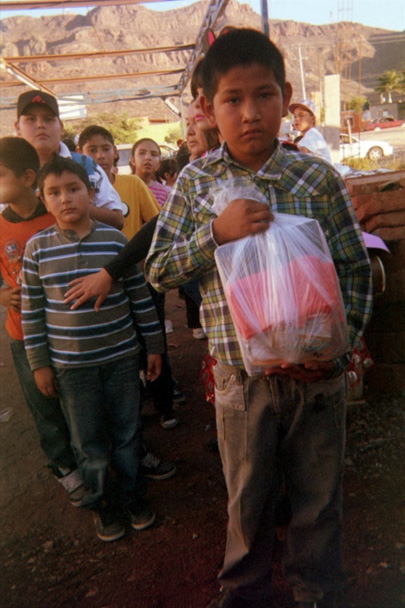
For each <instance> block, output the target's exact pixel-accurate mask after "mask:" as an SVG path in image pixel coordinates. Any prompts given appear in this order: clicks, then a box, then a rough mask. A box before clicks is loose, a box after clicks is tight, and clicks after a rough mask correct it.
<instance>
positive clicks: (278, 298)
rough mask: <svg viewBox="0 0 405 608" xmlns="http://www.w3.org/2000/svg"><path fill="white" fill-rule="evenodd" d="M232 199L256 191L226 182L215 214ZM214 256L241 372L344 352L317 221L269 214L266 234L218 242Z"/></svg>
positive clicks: (332, 275) (339, 306)
mask: <svg viewBox="0 0 405 608" xmlns="http://www.w3.org/2000/svg"><path fill="white" fill-rule="evenodd" d="M252 194H253V195H252ZM236 198H250V199H254V200H259V201H260V202H264V201H263V195H262V194H261V193H259V195H258V194H257V192H256V190H255V191H254V192H253V193H252V189H251V188H248V191H246V187H244V188H241V187H240V186H238V187H230V188H227V189H226V191H224V190H221V191H220V192H218V193H217V194H216V195H215V203H214V207H213V209H214V211H215V213H217V214H219V213H220V212H221V210H223V208H224V205H225V206H226V204H229V202H231V200H234V199H236ZM215 259H216V263H217V267H218V271H219V274H220V277H221V281H222V284H223V287H224V291H225V295H226V300H227V303H228V306H229V310H230V313H231V316H232V320H233V322H234V325H235V329H236V333H237V337H238V341H239V344H240V348H241V351H242V356H243V361H244V365H245V368H246V370H247V372H248V373H249V374H255V373H259V372H262V371H264V370H265V369H267V368H269V367H276V366H279V365H280V364H281V363H284V362H289V363H306V362H308V361H330V360H332V359H335V358H337V357H339V356H341V355H342V354H344V353H345V352H347V351H348V348H349V343H348V333H347V326H346V315H345V310H344V305H343V300H342V295H341V292H340V286H339V281H338V278H337V274H336V271H335V267H334V264H333V261H332V257H331V255H330V252H329V248H328V245H327V243H326V239H325V236H324V234H323V231H322V229H321V227H320V225H319V223H318V221H317V220H314V219H310V218H306V217H303V216H296V215H289V214H282V213H275V214H274V221H272V222H271V224H270V227H269V229H268V230H267V231H266V232H264V233H260V234H256V235H251V236H249V237H246V238H243V239H240V240H238V241H233V242H231V243H226V244H225V245H221V246H220V247H218V248H217V250H216V252H215Z"/></svg>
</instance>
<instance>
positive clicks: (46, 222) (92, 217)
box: [0, 29, 371, 608]
mask: <svg viewBox="0 0 405 608" xmlns="http://www.w3.org/2000/svg"><path fill="white" fill-rule="evenodd" d="M192 90H193V97H194V101H193V104H191V106H190V108H189V111H188V119H187V120H188V129H187V143H188V147H189V153H190V156H189V158H188V159H187V160H188V161H190V160H191V162H189V163H188V164H186V165H185V166H184V168H183V169H182V170H181V171H180V173H179V175H178V176H177V179H175V175H176V174H177V172H178V170H179V169H178V167H176V166H174V165H173V163H167V165H166V166H165V167H164V168H163V167H162V168H161V171H160V172H159V165H160V149H159V146H158V145H157V143H156V142H154V141H153V140H151V139H147V138H145V139H141V140H139V141H138V142H136V143H135V144H134V146H133V149H132V156H131V167H132V172H133V174H132V175H130V176H125V175H120V174H119V173H117V172H116V170H115V165H116V161H117V149H116V147H115V144H114V140H113V138H112V136H111V134H110V132H109V131H108V130H106V129H105V128H103V127H101V126H97V125H93V126H90V127H87V128H86V129H85V130H84V131H83V132H82V133H81V134H80V136H79V141H78V151H77V152H71V151H69V150H68V149H67V147H66V146H64V145H63V144H62V143H61V134H62V123H61V121H60V119H59V109H58V106H57V102H56V100H55V99H54V98H53V97H52V96H50V95H48V94H47V93H44V92H42V91H30V92H28V93H23V94H22V95H21V96H20V97H19V100H18V110H17V122H16V130H17V134H18V135H19V136H20V137H18V138H3V139H2V140H1V141H0V186H1V190H0V192H1V198H0V204H3V205H6V209H5V211H3V213H2V215H1V216H0V231H1V232H0V247H1V249H0V270H1V274H2V277H3V281H4V285H3V287H2V289H1V291H0V297H1V300H0V302H1V304H3V305H5V306H7V308H8V318H7V325H6V328H7V331H8V332H9V334H10V338H11V344H12V351H13V358H14V363H15V367H16V370H17V373H18V376H19V379H20V382H21V385H22V388H23V391H24V394H25V396H26V400H27V403H28V405H29V407H30V409H31V411H32V413H33V415H34V420H35V423H36V426H37V429H38V432H39V436H40V441H41V446H42V448H43V450H44V452H45V454H46V456H47V458H48V461H49V466H50V467H51V470H52V472H53V473H54V474H55V476H56V477H57V478H58V479H59V480H60V481H61V482H62V483H63V484H64V485H65V487H66V489H67V490H68V492H69V494H70V500H71V502H72V503H73V504H76V505H80V506H82V507H84V508H88V509H91V510H92V512H93V513H94V521H95V526H96V531H97V535H98V537H99V538H100V539H101V540H105V541H112V540H116V539H118V538H121V537H122V536H123V535H124V533H125V525H126V524H127V523H129V524H130V525H131V526H132V527H133V528H135V529H136V530H142V529H144V528H146V527H148V526H150V525H152V524H153V522H154V520H155V513H154V511H153V509H152V508H151V506H150V505H149V502H148V500H147V498H146V483H145V479H144V473H145V471H144V470H142V468H143V467H142V463H144V465H145V466H146V465H147V462H145V461H144V459H145V454H142V442H141V426H140V385H139V366H140V353H141V352H142V353H143V356H144V363H143V366H144V369H145V374H146V379H147V381H148V384H149V387H150V389H151V390H152V391H153V390H154V389H156V392H155V396H154V401H155V405H156V408H157V409H158V410H159V412H160V413H161V422H162V426H164V427H165V428H173V427H174V426H176V424H177V422H178V420H177V418H176V417H175V415H174V411H173V407H172V406H173V399H174V391H175V389H176V386H175V383H174V381H173V379H172V376H171V369H170V363H169V360H168V357H167V348H166V343H165V335H164V334H165V330H164V328H165V324H164V299H163V298H164V296H163V295H162V294H163V293H164V292H165V291H167V290H169V289H173V288H178V287H180V286H184V288H185V289H187V286H190V285H191V286H192V288H193V289H194V292H193V293H194V297H195V299H196V300H197V301H199V302H201V306H200V320H201V324H202V328H201V331H202V332H203V333H204V337H205V336H208V344H209V351H210V354H211V356H212V357H213V359H214V360H215V365H214V366H213V374H214V380H215V408H216V421H217V434H218V444H219V450H220V456H221V459H222V464H223V471H224V475H225V480H226V485H227V491H228V531H227V544H226V552H225V558H224V563H223V567H222V570H221V572H220V574H219V582H220V585H221V589H220V595H219V597H218V598H216V599H214V600H213V601H212V602H211V603H210V607H211V608H244V607H252V606H254V607H255V608H256V607H257V608H260V607H261V606H270V605H271V598H272V551H273V544H274V533H275V525H276V518H275V511H276V504H277V499H278V496H279V485H280V474H282V475H283V479H284V483H285V486H286V491H287V493H288V498H289V500H290V504H291V521H290V524H289V527H288V532H287V538H286V543H285V555H284V574H285V577H286V579H287V580H288V582H289V584H290V586H291V588H292V591H293V594H294V600H295V606H296V608H316V607H318V608H338V607H339V608H344V606H345V603H344V599H342V598H343V597H344V595H343V589H344V570H343V563H342V552H341V526H342V473H343V455H344V441H345V433H344V426H345V424H344V421H345V368H346V366H347V364H348V361H349V357H350V350H351V349H353V347H354V346H355V345H356V344H357V343H358V340H359V339H360V337H361V335H362V332H363V331H364V328H365V325H366V323H367V321H368V319H369V316H370V311H371V284H370V266H369V260H368V257H367V252H366V250H365V247H364V243H363V240H362V237H361V233H360V231H359V227H358V224H357V220H356V217H355V214H354V211H353V208H352V205H351V202H350V199H349V196H348V194H347V191H346V188H345V186H344V184H343V182H342V181H341V179H340V177H339V175H338V174H337V173H336V172H335V171H334V170H333V168H332V167H331V166H330V164H329V163H327V162H324V161H323V160H322V159H320V158H318V157H316V156H312V155H308V154H306V153H305V154H302V153H300V152H298V151H296V150H292V151H291V150H287V149H285V148H283V147H282V146H280V144H279V141H278V139H277V134H278V133H279V129H280V123H281V119H282V117H283V116H286V115H287V113H288V111H289V107H290V108H291V106H290V101H291V96H292V89H291V85H290V84H289V83H288V81H287V80H286V78H285V72H284V62H283V58H282V55H281V53H280V51H279V50H278V49H277V47H276V46H275V45H274V44H273V43H272V42H271V41H269V39H268V38H267V37H266V36H265V35H263V34H262V33H260V32H257V31H255V30H250V29H233V30H232V31H229V32H228V33H226V35H224V36H220V37H219V38H218V39H217V40H216V41H215V42H214V43H213V44H212V46H211V47H210V48H209V50H208V52H207V54H206V56H205V57H204V59H203V61H202V62H201V63H200V64H199V66H198V70H196V75H195V78H194V81H193V87H192ZM297 108H299V109H300V111H302V104H300V105H298V106H297ZM295 109H296V108H294V110H295ZM304 109H305V108H304ZM298 118H299V117H298V116H297V119H298ZM89 157H90V158H89ZM40 165H41V168H40V169H39V167H40ZM38 170H39V172H38ZM159 173H160V177H159ZM162 177H163V180H162ZM37 179H38V182H37ZM235 179H236V180H238V182H239V183H240V184H244V186H246V187H249V186H250V187H252V184H254V186H255V187H256V188H257V189H258V190H260V191H261V193H262V195H263V196H264V197H265V199H266V201H267V204H263V203H262V202H258V201H257V200H253V199H250V198H237V199H235V200H233V201H232V202H231V203H230V204H229V205H228V206H227V207H226V209H225V210H224V211H222V212H221V213H219V214H215V213H214V211H213V209H212V204H213V189H214V188H215V189H218V188H219V187H222V188H227V185H228V184H229V180H235ZM163 181H166V183H163ZM37 187H38V189H39V198H37V195H36V188H37ZM118 195H119V196H118ZM120 199H121V200H120ZM123 203H125V204H123ZM128 211H129V214H128ZM275 212H277V213H284V214H294V215H301V216H306V217H309V218H312V219H316V220H317V221H318V222H319V224H320V226H321V228H322V230H323V232H324V234H325V237H326V241H327V244H328V247H329V250H330V253H331V256H332V259H333V262H334V265H335V268H336V272H337V276H338V279H339V283H340V288H341V292H342V296H343V302H344V306H345V312H346V317H347V326H348V336H349V341H350V350H349V351H348V352H346V353H344V354H343V355H342V356H341V357H340V358H337V359H334V360H332V361H319V360H311V361H309V362H307V363H305V364H297V363H295V362H290V361H283V362H282V363H281V364H280V365H277V366H269V367H268V368H267V369H266V370H265V371H263V373H258V374H254V375H248V374H247V372H246V370H245V367H244V362H243V358H242V355H241V349H240V345H239V342H238V337H237V335H236V332H235V328H234V325H233V322H232V317H231V315H230V312H229V309H228V305H227V300H226V297H225V293H224V289H223V287H222V283H221V280H220V277H219V273H218V270H217V267H216V262H215V251H216V250H217V248H218V247H219V246H221V245H223V244H226V243H229V242H232V241H236V240H238V239H241V238H244V237H247V236H249V235H255V234H260V233H262V232H264V231H266V230H268V229H270V230H271V225H272V222H273V219H274V213H275ZM124 216H126V217H125V219H124ZM121 229H123V232H124V234H122V232H121ZM125 235H126V236H125ZM126 237H128V238H129V239H131V240H130V242H129V243H128V244H127V238H126ZM152 237H153V238H152ZM145 258H146V263H145V269H144V272H142V271H141V270H140V268H139V267H138V266H137V262H139V261H142V260H144V259H145ZM123 260H124V261H123ZM236 263H239V262H238V260H236ZM145 277H146V280H145ZM200 294H201V295H200ZM201 300H202V301H201ZM51 428H53V429H54V433H53V435H52V438H51V437H50V435H51V433H50V432H49V430H50V429H51ZM55 433H56V434H55ZM56 437H58V439H56ZM141 454H142V455H141ZM163 464H164V463H163ZM159 465H162V463H161V462H160V461H158V462H152V466H155V467H158V466H159ZM110 469H112V470H113V471H114V475H111V474H110ZM166 469H167V470H166V473H167V474H166V477H169V476H171V475H172V474H173V471H174V469H173V467H172V466H171V465H170V463H169V466H168V467H166ZM149 476H152V475H149ZM158 478H159V477H158ZM160 478H165V470H164V467H163V469H161V475H160Z"/></svg>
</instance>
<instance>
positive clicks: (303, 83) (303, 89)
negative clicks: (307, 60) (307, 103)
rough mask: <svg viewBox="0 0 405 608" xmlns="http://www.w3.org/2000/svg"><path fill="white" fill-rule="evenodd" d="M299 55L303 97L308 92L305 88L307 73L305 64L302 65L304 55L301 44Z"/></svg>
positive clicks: (304, 97) (305, 96)
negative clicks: (305, 72) (305, 73)
mask: <svg viewBox="0 0 405 608" xmlns="http://www.w3.org/2000/svg"><path fill="white" fill-rule="evenodd" d="M298 57H299V60H300V72H301V86H302V99H306V98H307V93H306V90H305V75H304V66H303V65H302V55H301V46H300V45H298Z"/></svg>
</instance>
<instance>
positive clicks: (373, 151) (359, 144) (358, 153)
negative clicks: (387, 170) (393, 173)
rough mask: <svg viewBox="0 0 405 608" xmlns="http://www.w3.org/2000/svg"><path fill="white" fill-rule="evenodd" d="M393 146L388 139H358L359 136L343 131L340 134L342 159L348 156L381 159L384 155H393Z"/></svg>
mask: <svg viewBox="0 0 405 608" xmlns="http://www.w3.org/2000/svg"><path fill="white" fill-rule="evenodd" d="M393 153H394V149H393V147H392V146H391V145H390V144H388V143H387V142H386V141H381V140H374V139H361V140H360V139H358V138H357V137H353V135H352V136H351V138H349V135H346V134H345V133H341V135H340V160H341V161H342V160H345V159H347V158H368V159H370V160H380V159H381V158H383V157H384V156H391V155H392V154H393Z"/></svg>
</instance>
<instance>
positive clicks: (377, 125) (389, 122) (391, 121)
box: [363, 116, 405, 131]
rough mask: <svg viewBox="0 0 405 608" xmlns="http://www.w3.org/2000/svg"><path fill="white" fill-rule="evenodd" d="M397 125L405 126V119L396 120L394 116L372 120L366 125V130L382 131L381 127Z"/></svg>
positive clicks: (388, 127) (394, 126)
mask: <svg viewBox="0 0 405 608" xmlns="http://www.w3.org/2000/svg"><path fill="white" fill-rule="evenodd" d="M396 127H405V120H396V119H395V118H393V117H392V116H386V117H385V118H381V119H378V118H376V119H375V120H372V121H371V122H370V123H369V124H368V125H366V126H365V127H364V129H363V130H364V131H380V129H393V128H396Z"/></svg>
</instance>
